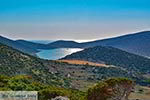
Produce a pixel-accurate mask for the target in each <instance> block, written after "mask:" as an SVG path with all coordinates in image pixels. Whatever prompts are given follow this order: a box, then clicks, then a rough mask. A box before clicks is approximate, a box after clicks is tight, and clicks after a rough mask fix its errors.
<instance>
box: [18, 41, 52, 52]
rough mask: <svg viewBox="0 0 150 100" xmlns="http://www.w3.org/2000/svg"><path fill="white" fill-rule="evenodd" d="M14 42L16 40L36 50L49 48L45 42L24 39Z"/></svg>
mask: <svg viewBox="0 0 150 100" xmlns="http://www.w3.org/2000/svg"><path fill="white" fill-rule="evenodd" d="M16 42H18V43H20V44H22V45H25V46H27V47H30V48H34V49H36V50H38V49H50V48H48V46H47V45H46V44H41V43H34V42H31V41H26V40H16Z"/></svg>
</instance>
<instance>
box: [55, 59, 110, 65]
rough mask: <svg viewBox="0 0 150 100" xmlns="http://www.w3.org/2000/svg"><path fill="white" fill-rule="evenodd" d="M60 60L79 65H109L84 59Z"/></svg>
mask: <svg viewBox="0 0 150 100" xmlns="http://www.w3.org/2000/svg"><path fill="white" fill-rule="evenodd" d="M57 61H58V62H66V63H69V64H77V65H91V66H99V67H109V66H107V65H106V64H100V63H94V62H90V61H84V60H57Z"/></svg>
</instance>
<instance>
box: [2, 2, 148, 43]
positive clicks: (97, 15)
mask: <svg viewBox="0 0 150 100" xmlns="http://www.w3.org/2000/svg"><path fill="white" fill-rule="evenodd" d="M141 30H150V0H0V35H3V36H7V37H10V38H14V39H17V38H24V39H46V40H51V39H79V40H80V39H98V38H105V37H111V36H117V35H122V34H126V33H130V32H136V31H141Z"/></svg>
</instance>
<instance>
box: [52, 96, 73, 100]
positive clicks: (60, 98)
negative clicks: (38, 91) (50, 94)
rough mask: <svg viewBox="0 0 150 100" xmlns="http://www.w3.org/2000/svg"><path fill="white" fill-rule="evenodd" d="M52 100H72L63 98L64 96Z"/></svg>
mask: <svg viewBox="0 0 150 100" xmlns="http://www.w3.org/2000/svg"><path fill="white" fill-rule="evenodd" d="M51 100H70V99H69V98H67V97H63V96H57V97H55V98H52V99H51Z"/></svg>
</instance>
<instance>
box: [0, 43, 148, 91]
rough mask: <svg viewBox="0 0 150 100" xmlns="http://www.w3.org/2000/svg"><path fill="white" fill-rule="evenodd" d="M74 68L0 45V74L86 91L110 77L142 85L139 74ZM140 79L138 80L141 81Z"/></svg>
mask: <svg viewBox="0 0 150 100" xmlns="http://www.w3.org/2000/svg"><path fill="white" fill-rule="evenodd" d="M108 66H110V67H97V66H90V65H74V64H68V63H62V62H57V61H48V60H42V59H39V58H36V57H33V56H30V55H27V54H25V53H22V52H20V51H18V50H15V49H13V48H11V47H8V46H6V45H3V44H0V69H1V70H0V74H1V75H9V76H15V75H30V76H32V77H33V79H34V80H36V81H39V82H42V83H44V84H51V85H56V86H61V87H67V88H75V89H81V90H84V89H87V88H88V86H89V85H91V84H93V83H96V82H98V81H100V80H103V79H107V78H110V77H127V78H132V79H134V80H137V83H141V84H143V80H145V78H143V76H141V74H133V73H129V72H128V71H127V70H124V69H122V68H119V67H114V66H112V65H108ZM141 79H142V80H141Z"/></svg>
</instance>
